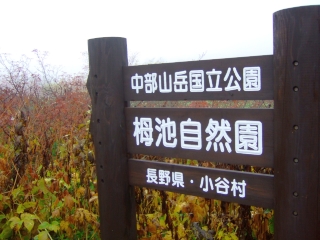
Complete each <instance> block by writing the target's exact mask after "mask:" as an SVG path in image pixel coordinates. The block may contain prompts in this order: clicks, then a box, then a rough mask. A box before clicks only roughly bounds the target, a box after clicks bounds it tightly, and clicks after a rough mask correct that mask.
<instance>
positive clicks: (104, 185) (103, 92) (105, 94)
mask: <svg viewBox="0 0 320 240" xmlns="http://www.w3.org/2000/svg"><path fill="white" fill-rule="evenodd" d="M88 50H89V66H90V73H89V76H88V82H87V88H88V90H89V93H90V97H91V101H92V115H91V124H90V131H91V134H92V136H93V141H94V148H95V156H96V168H97V178H98V192H99V211H100V215H99V216H100V232H101V239H137V237H136V236H137V234H136V221H135V198H134V189H133V187H130V186H129V180H128V165H127V158H126V154H127V149H126V132H125V116H124V107H125V102H124V92H123V81H122V79H123V74H122V68H123V66H127V43H126V39H124V38H97V39H90V40H89V41H88Z"/></svg>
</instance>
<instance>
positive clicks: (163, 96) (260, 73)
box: [124, 56, 273, 101]
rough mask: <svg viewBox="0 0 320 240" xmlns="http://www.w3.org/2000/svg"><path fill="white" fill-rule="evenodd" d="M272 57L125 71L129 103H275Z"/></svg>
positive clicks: (127, 68)
mask: <svg viewBox="0 0 320 240" xmlns="http://www.w3.org/2000/svg"><path fill="white" fill-rule="evenodd" d="M272 61H273V57H272V56H256V57H241V58H229V59H218V60H204V61H191V62H178V63H167V64H153V65H144V66H131V67H124V90H125V99H126V100H127V101H136V100H146V101H148V100H152V101H162V100H231V99H234V100H265V99H266V100H268V99H273V71H272V69H273V68H272Z"/></svg>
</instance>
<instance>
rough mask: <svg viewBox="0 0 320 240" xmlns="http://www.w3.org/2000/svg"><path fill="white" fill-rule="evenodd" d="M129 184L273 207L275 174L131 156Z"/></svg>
mask: <svg viewBox="0 0 320 240" xmlns="http://www.w3.org/2000/svg"><path fill="white" fill-rule="evenodd" d="M129 182H130V185H133V186H140V187H147V188H153V189H159V190H164V191H170V192H178V193H183V194H188V195H193V196H200V197H204V198H211V199H218V200H222V201H227V202H237V203H240V204H245V205H250V206H258V207H265V208H273V207H274V196H273V188H274V184H273V175H267V174H257V173H248V172H238V171H230V170H223V169H214V168H203V167H196V166H188V165H179V164H168V163H162V162H151V161H144V160H136V159H129Z"/></svg>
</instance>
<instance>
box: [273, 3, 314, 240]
mask: <svg viewBox="0 0 320 240" xmlns="http://www.w3.org/2000/svg"><path fill="white" fill-rule="evenodd" d="M273 20H274V81H275V82H274V96H275V138H274V146H275V159H274V161H275V164H274V165H275V166H274V168H275V238H276V239H279V240H280V239H281V240H282V239H319V236H320V224H319V223H320V222H319V219H320V215H319V210H320V209H319V207H320V204H319V200H320V196H319V190H320V189H319V187H320V184H319V180H320V176H319V149H320V142H319V133H320V131H319V127H320V116H319V112H320V111H319V110H320V104H319V94H320V91H319V90H320V89H319V83H320V6H305V7H298V8H292V9H285V10H281V11H279V12H276V13H274V15H273Z"/></svg>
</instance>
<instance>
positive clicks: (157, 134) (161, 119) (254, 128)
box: [125, 108, 273, 167]
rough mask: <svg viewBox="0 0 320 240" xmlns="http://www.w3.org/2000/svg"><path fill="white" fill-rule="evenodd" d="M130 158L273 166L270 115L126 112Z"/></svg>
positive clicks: (265, 111) (233, 111)
mask: <svg viewBox="0 0 320 240" xmlns="http://www.w3.org/2000/svg"><path fill="white" fill-rule="evenodd" d="M125 114H126V127H127V144H128V152H129V153H141V154H148V155H157V156H166V157H175V158H186V159H196V160H204V161H211V162H224V163H230V164H244V165H252V166H260V167H272V166H273V110H272V109H211V108H126V109H125Z"/></svg>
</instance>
